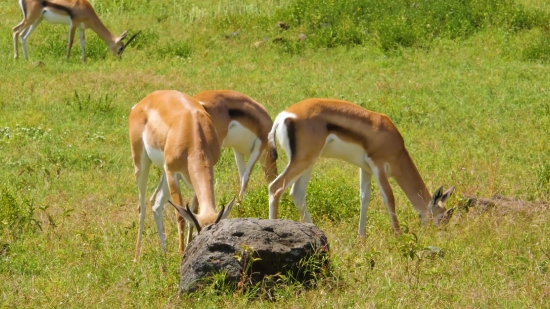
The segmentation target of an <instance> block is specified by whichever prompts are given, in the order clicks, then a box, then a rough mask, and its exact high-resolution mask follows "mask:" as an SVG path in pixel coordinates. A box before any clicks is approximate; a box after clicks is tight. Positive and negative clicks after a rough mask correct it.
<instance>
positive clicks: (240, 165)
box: [233, 148, 246, 198]
mask: <svg viewBox="0 0 550 309" xmlns="http://www.w3.org/2000/svg"><path fill="white" fill-rule="evenodd" d="M233 154H234V155H235V162H236V163H237V170H238V171H239V181H240V182H241V192H243V185H242V183H243V175H244V173H245V168H246V167H245V166H246V164H245V163H244V155H243V154H242V153H240V152H238V151H237V149H235V148H233ZM239 198H240V194H239Z"/></svg>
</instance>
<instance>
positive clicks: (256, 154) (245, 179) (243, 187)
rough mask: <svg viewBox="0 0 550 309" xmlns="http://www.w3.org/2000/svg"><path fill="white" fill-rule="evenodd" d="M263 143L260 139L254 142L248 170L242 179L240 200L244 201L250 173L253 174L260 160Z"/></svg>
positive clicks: (247, 166)
mask: <svg viewBox="0 0 550 309" xmlns="http://www.w3.org/2000/svg"><path fill="white" fill-rule="evenodd" d="M261 143H262V142H261V141H260V140H259V139H256V141H255V142H254V146H253V148H252V152H251V153H250V157H249V158H248V164H247V165H246V169H245V170H244V173H243V175H242V177H241V192H239V199H243V198H244V196H245V194H246V189H247V187H248V180H249V178H250V173H251V172H252V168H253V167H254V164H256V161H258V158H259V157H260V146H261Z"/></svg>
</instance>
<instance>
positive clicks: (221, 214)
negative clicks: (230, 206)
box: [214, 205, 225, 224]
mask: <svg viewBox="0 0 550 309" xmlns="http://www.w3.org/2000/svg"><path fill="white" fill-rule="evenodd" d="M224 210H225V206H223V205H222V210H221V211H220V213H219V214H218V218H217V219H216V222H214V224H216V223H218V222H220V220H221V219H222V217H223V211H224Z"/></svg>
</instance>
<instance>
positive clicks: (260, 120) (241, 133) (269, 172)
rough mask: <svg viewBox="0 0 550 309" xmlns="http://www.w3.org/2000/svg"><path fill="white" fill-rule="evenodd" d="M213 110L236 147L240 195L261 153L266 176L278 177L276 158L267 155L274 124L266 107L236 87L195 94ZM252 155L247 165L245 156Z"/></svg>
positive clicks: (225, 139) (227, 142) (227, 141)
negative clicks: (238, 90) (235, 89)
mask: <svg viewBox="0 0 550 309" xmlns="http://www.w3.org/2000/svg"><path fill="white" fill-rule="evenodd" d="M195 99H197V100H199V102H200V103H201V104H202V106H203V107H204V109H206V111H207V112H208V113H209V114H210V116H211V117H212V120H213V122H214V126H215V127H216V131H217V132H218V138H219V139H220V141H222V147H230V148H233V153H234V154H235V161H236V162H237V169H238V171H239V177H240V181H241V190H240V192H239V198H240V199H242V198H243V197H244V195H245V193H246V189H247V186H248V180H249V177H250V172H251V171H252V169H253V168H254V165H255V164H256V161H258V158H259V157H260V156H262V155H263V156H264V157H263V160H262V163H261V164H262V169H263V171H264V177H265V179H266V180H267V181H268V183H271V182H272V181H273V180H274V179H275V178H276V177H277V165H276V162H275V160H276V158H272V157H271V156H270V155H265V154H266V150H267V135H268V134H269V131H270V130H271V127H272V126H273V121H272V120H271V117H270V116H269V114H268V113H267V111H266V110H265V108H264V107H263V106H262V105H261V104H260V103H258V102H256V101H255V100H253V99H252V98H250V97H249V96H247V95H245V94H242V93H240V92H237V91H232V90H210V91H203V92H201V93H199V94H197V95H195ZM245 156H247V157H249V159H248V162H247V164H246V165H245V162H244V157H245Z"/></svg>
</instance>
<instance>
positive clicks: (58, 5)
mask: <svg viewBox="0 0 550 309" xmlns="http://www.w3.org/2000/svg"><path fill="white" fill-rule="evenodd" d="M19 6H20V7H21V11H23V20H22V21H21V22H20V23H19V24H18V25H17V26H15V27H13V49H14V57H15V58H18V57H19V51H18V38H19V36H21V45H22V46H23V55H24V56H25V59H29V57H28V54H27V39H28V38H29V36H30V35H31V33H32V32H33V31H34V30H35V29H36V27H38V25H39V24H40V23H41V22H42V20H44V19H45V20H46V21H48V22H50V23H53V24H66V25H69V26H70V27H71V28H70V30H69V46H68V48H67V59H69V57H70V55H71V47H72V46H73V40H74V34H75V31H76V29H78V33H79V36H80V47H81V52H82V61H86V54H85V51H84V49H85V42H84V30H85V29H87V28H90V29H92V30H93V31H95V32H96V33H97V34H98V35H99V37H100V38H101V39H102V40H103V41H105V43H106V44H107V46H109V50H110V51H111V53H112V54H113V55H115V56H119V57H120V56H121V55H122V52H123V51H124V49H125V48H126V46H128V44H129V43H130V42H131V41H132V40H133V39H134V38H135V37H136V35H137V34H138V33H139V32H138V33H136V34H134V35H133V36H132V37H131V38H130V39H129V40H128V42H126V43H124V42H123V41H122V40H123V39H124V38H125V37H126V35H127V34H128V31H124V32H123V33H122V34H121V35H120V36H119V37H117V36H115V35H113V34H112V33H111V31H109V29H107V27H105V25H103V23H102V22H101V20H100V19H99V17H98V16H97V14H96V12H95V11H94V8H93V7H92V5H91V4H90V3H89V2H88V1H87V0H46V1H44V0H19Z"/></svg>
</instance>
